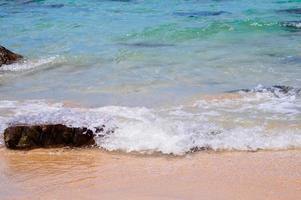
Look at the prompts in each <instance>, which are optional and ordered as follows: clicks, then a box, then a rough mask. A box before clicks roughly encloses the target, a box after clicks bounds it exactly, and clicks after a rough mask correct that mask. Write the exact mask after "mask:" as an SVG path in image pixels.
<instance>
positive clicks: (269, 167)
mask: <svg viewBox="0 0 301 200" xmlns="http://www.w3.org/2000/svg"><path fill="white" fill-rule="evenodd" d="M0 199H1V200H14V199H43V200H44V199H45V200H47V199H49V200H52V199H59V200H61V199H81V200H85V199H87V200H90V199H101V200H111V199H112V200H115V199H118V200H136V199H137V200H138V199H139V200H149V199H155V200H167V199H168V200H178V199H184V200H194V199H195V200H201V199H204V200H261V199H262V200H300V199H301V151H299V150H295V151H293V150H290V151H261V152H253V153H252V152H222V153H216V152H215V153H213V152H211V153H208V152H200V153H195V154H190V155H187V156H183V157H175V156H162V155H152V156H146V155H144V156H142V155H133V154H123V153H108V152H104V151H101V150H99V149H73V150H70V149H69V150H68V149H38V150H32V151H27V152H26V151H9V150H6V149H0Z"/></svg>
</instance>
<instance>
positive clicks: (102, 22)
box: [0, 0, 301, 153]
mask: <svg viewBox="0 0 301 200" xmlns="http://www.w3.org/2000/svg"><path fill="white" fill-rule="evenodd" d="M300 12H301V1H300V0H148V1H147V0H145V1H143V0H128V1H127V0H120V1H118V0H115V1H113V0H112V1H110V0H36V1H35V0H15V1H8V0H0V44H1V45H3V46H6V47H7V48H9V49H11V50H13V51H16V52H18V53H21V54H23V55H24V56H26V58H27V60H26V61H25V62H24V63H22V64H14V65H11V66H4V67H2V68H0V94H1V95H0V100H1V102H2V103H1V104H0V109H2V113H3V114H2V115H1V116H2V118H3V120H4V121H3V122H2V127H6V126H7V124H8V123H9V122H11V121H16V116H18V118H17V119H18V120H20V117H19V115H18V114H16V113H19V114H20V113H21V114H23V115H33V116H36V115H38V116H39V117H32V118H30V117H29V118H30V119H31V120H32V121H35V120H37V118H41V115H42V114H41V113H44V112H46V113H44V114H43V115H47V113H48V114H49V112H50V111H48V110H47V109H50V110H51V111H53V110H52V109H54V108H52V107H51V106H50V105H49V106H50V107H51V108H50V107H49V108H48V107H47V106H46V105H47V103H46V104H45V102H44V101H46V102H58V103H61V102H66V101H72V102H74V103H75V104H77V103H78V104H81V105H83V106H84V107H93V108H95V109H96V107H98V108H97V109H106V114H105V115H109V117H108V118H110V119H111V118H112V119H113V121H115V124H117V125H116V126H118V127H122V124H121V122H120V119H119V118H122V120H124V118H126V119H127V120H128V121H127V120H126V122H127V123H126V125H125V126H127V128H128V127H130V125H131V123H132V129H130V130H123V129H122V128H120V130H121V131H120V132H118V131H117V134H120V135H115V136H114V138H115V140H114V139H112V138H113V137H112V138H109V139H108V140H110V141H111V140H112V141H114V142H116V141H120V140H121V138H123V137H125V135H124V134H126V135H127V136H128V135H129V133H131V134H133V135H132V136H131V137H130V136H128V138H126V139H124V138H123V141H127V139H128V140H138V141H139V139H141V140H142V141H145V140H147V139H146V138H148V136H150V135H153V136H154V135H158V138H157V137H155V136H154V138H153V140H154V141H158V144H157V143H156V142H150V143H149V144H148V143H147V144H144V143H143V142H142V144H143V145H142V146H139V147H135V148H129V146H127V145H128V143H129V142H128V143H127V142H124V144H119V146H118V145H116V144H115V143H114V142H112V141H111V142H110V141H107V143H105V144H106V145H104V144H102V147H105V148H107V149H112V150H114V149H119V148H120V149H123V150H126V151H131V150H155V151H162V152H166V153H168V152H176V153H179V152H182V151H186V150H187V149H189V148H190V147H193V146H206V145H207V146H210V147H213V148H215V149H218V148H221V149H233V148H234V149H248V148H249V147H250V148H251V149H256V148H289V147H301V127H300V123H301V120H300V119H301V116H300V115H301V114H300V113H301V104H300V95H299V94H298V93H297V92H293V93H289V94H284V96H283V98H282V96H281V98H280V97H279V96H278V97H275V95H274V94H273V93H269V92H266V93H264V94H261V93H260V94H257V93H256V91H257V89H258V87H257V86H258V85H263V86H267V87H269V86H272V85H287V86H292V87H294V88H300V87H301V13H300ZM256 87H257V89H255V90H254V91H255V92H254V93H255V94H254V95H255V96H256V98H255V97H253V96H252V97H250V96H249V94H244V95H242V97H241V94H240V95H238V96H239V98H242V99H240V100H239V103H237V101H238V100H237V99H236V97H232V96H231V95H230V96H227V95H226V96H223V93H224V92H225V91H230V90H236V89H241V88H256ZM260 87H261V86H259V88H260ZM206 95H209V96H210V95H211V96H213V97H212V98H215V97H218V96H219V95H222V96H223V97H222V99H223V100H220V101H221V103H220V104H218V105H216V104H214V102H215V100H213V103H208V102H207V103H205V104H206V105H204V102H203V101H204V98H205V97H204V96H206ZM258 95H260V96H259V97H258ZM262 95H263V96H262ZM206 98H207V97H206ZM218 98H220V97H218ZM233 98H234V100H233ZM246 98H247V99H246ZM250 98H251V99H250ZM254 98H255V99H254ZM40 99H42V100H43V102H42V103H41V102H36V103H32V102H31V101H30V100H40ZM209 99H211V98H209ZM207 100H208V99H206V101H207ZM200 101H201V102H202V103H200ZM24 102H25V103H24ZM229 102H230V104H231V106H233V107H231V106H230V105H228V104H227V103H229ZM215 103H216V102H215ZM21 104H22V105H21ZM32 104H37V105H39V106H40V107H38V108H35V107H34V108H32ZM1 105H2V106H1ZM26 105H28V107H26ZM112 105H114V106H117V108H119V109H122V108H127V111H126V112H125V111H119V110H118V109H117V110H118V111H116V107H114V109H115V111H116V112H114V114H112V111H109V110H114V109H113V108H111V107H110V106H112ZM200 105H202V106H200ZM100 106H105V107H101V108H100ZM120 106H125V107H120ZM228 106H230V107H228ZM133 107H135V108H133ZM145 107H147V108H145ZM42 108H43V109H42ZM109 108H111V109H109ZM138 108H141V109H142V110H143V109H155V110H151V111H150V110H148V111H147V112H150V113H148V114H145V115H146V116H144V114H143V117H142V116H140V115H139V113H140V111H141V110H139V109H138ZM32 109H33V110H32ZM41 109H42V111H41ZM56 109H58V111H57V112H59V114H58V113H56V114H55V116H57V115H58V116H57V118H56V119H55V120H57V121H59V122H60V120H61V121H64V119H65V115H68V114H66V113H69V112H65V110H64V109H63V110H61V109H59V108H57V107H55V109H54V110H56ZM97 109H96V110H97ZM132 109H133V110H132ZM135 109H138V110H139V111H137V110H135ZM161 109H163V110H165V111H162V110H161ZM174 109H176V110H177V113H178V114H176V115H175V116H174V114H172V113H174ZM178 109H180V110H181V112H184V110H185V113H186V114H183V113H182V114H179V113H181V112H180V111H179V110H178ZM206 109H207V110H206ZM266 109H267V110H266ZM8 110H9V111H8ZM129 110H130V111H129ZM166 110H167V111H166ZM0 111H1V110H0ZM87 112H88V111H85V112H84V113H86V114H83V113H80V114H78V116H81V119H82V118H85V117H83V116H82V115H84V116H86V115H89V114H87ZM120 112H125V113H127V112H133V113H132V114H128V115H126V116H123V115H122V114H120ZM135 112H137V113H136V114H137V116H135V117H133V115H134V113H135ZM141 112H142V111H141ZM169 112H171V113H169ZM214 112H215V113H214ZM0 113H1V112H0ZM7 113H10V114H7ZM26 113H27V114H26ZM50 113H51V112H50ZM108 113H110V114H108ZM116 113H117V115H118V116H116ZM143 113H144V112H143ZM166 113H169V114H166ZM206 113H207V114H206ZM98 114H99V113H98ZM140 114H141V113H140ZM164 114H166V116H165V115H164ZM69 115H70V113H69ZM74 115H75V116H77V115H76V114H74ZM119 115H122V116H119ZM138 115H139V116H140V117H138ZM47 116H48V115H47ZM62 116H63V117H62ZM130 116H132V117H130ZM154 116H156V117H154ZM214 116H215V117H214ZM21 118H22V117H21ZM49 118H51V119H54V118H55V117H53V115H51V117H49V116H48V118H46V119H45V120H46V121H47V120H48V121H49V120H50V119H49ZM67 118H68V117H67ZM92 118H93V117H92ZM99 118H101V117H99V116H98V115H97V117H95V118H93V120H94V121H97V119H99ZM0 119H1V118H0ZM22 119H24V118H22ZM68 119H69V118H68ZM75 119H76V120H78V119H77V118H76V117H75V118H74V119H73V120H74V121H76V120H75ZM133 119H135V120H138V122H141V124H139V123H138V122H137V123H138V124H135V120H134V121H133ZM155 119H157V120H158V119H162V120H161V121H160V120H159V121H160V122H156V120H155ZM18 120H17V121H18ZM26 120H27V118H26ZM91 120H92V119H90V118H89V119H86V118H85V120H84V119H82V121H85V123H88V122H89V121H91ZM93 120H92V121H93ZM122 120H121V121H122ZM139 120H140V121H139ZM145 120H146V121H147V123H149V124H147V123H146V122H145ZM0 121H1V120H0ZM21 121H22V120H21ZM50 121H51V120H50ZM67 121H68V120H67ZM79 121H80V120H79ZM154 121H155V122H154ZM27 122H30V120H29V121H28V120H27ZM122 123H123V121H122ZM240 123H244V125H241V124H240ZM88 124H89V123H88ZM163 124H164V126H163ZM179 124H181V125H179ZM204 124H205V125H204ZM206 124H207V125H206ZM267 124H268V125H267ZM271 124H281V125H279V126H281V127H283V129H284V130H285V131H288V132H291V135H292V136H291V137H289V136H287V135H280V136H279V137H280V139H279V138H278V139H275V141H274V140H272V139H270V138H269V137H272V136H271V135H269V137H267V138H265V136H266V134H267V132H269V131H270V129H269V131H267V129H268V128H267V126H269V127H270V126H272V125H271ZM165 126H167V127H165ZM175 126H176V127H175ZM177 126H181V127H177ZM154 127H155V128H154ZM210 127H211V129H212V127H214V128H213V129H214V130H216V129H218V130H219V129H221V130H223V131H224V132H225V135H224V136H216V137H213V136H212V137H213V138H211V139H212V140H211V139H210V137H211V136H208V137H209V139H210V140H209V139H208V138H207V136H206V135H204V134H205V132H206V133H207V132H208V131H209V130H211V129H210ZM153 129H154V130H153ZM278 129H279V130H280V128H279V127H278ZM146 130H148V131H149V133H148V132H147V131H146ZM279 130H277V128H276V130H273V131H274V132H273V131H272V132H273V134H274V135H278V134H279V133H280V132H279ZM204 131H205V132H204ZM281 131H282V132H283V130H282V129H281ZM209 132H210V131H209ZM142 133H143V134H142ZM154 133H156V134H154ZM183 134H184V135H185V136H183ZM241 134H243V135H241ZM162 135H164V136H162ZM200 135H201V136H200ZM230 135H231V137H232V139H233V140H234V139H235V138H236V137H237V138H241V140H242V141H240V143H239V142H238V143H239V145H236V146H235V145H234V143H235V142H234V141H232V140H231V139H229V138H231V137H230ZM250 135H251V136H250ZM142 136H144V137H142ZM161 136H162V138H170V137H171V136H174V137H175V138H176V139H175V141H174V143H173V142H171V144H170V145H169V146H168V147H166V146H164V145H163V143H164V141H163V139H162V140H161V139H160V137H161ZM176 136H178V137H176ZM186 136H187V137H186ZM247 136H250V138H251V139H250V138H249V140H245V138H247ZM119 137H120V138H119ZM140 137H141V138H140ZM182 137H183V138H185V139H183V138H182ZM199 137H201V139H200V138H199ZM203 137H205V138H206V139H204V138H203ZM219 137H221V138H219ZM262 137H264V139H263V138H262ZM277 137H278V136H277ZM281 137H289V138H290V139H288V140H286V142H285V143H281V142H279V141H281V140H282V139H281ZM116 138H117V139H116ZM191 138H194V139H193V141H194V143H193V144H192V142H191V141H192V139H191ZM225 138H227V139H229V141H227V139H225ZM275 138H276V136H275ZM148 139H150V141H152V140H151V138H148ZM204 141H205V142H204ZM208 141H209V142H208ZM254 141H256V142H254ZM267 141H272V142H271V143H272V144H269V142H267ZM252 142H254V143H256V144H257V146H256V145H255V146H254V145H252V144H253V143H252ZM138 143H139V142H138ZM179 143H180V144H179ZM280 143H281V144H280ZM114 144H115V146H114ZM139 144H140V143H139ZM155 144H156V145H155ZM108 145H111V146H108ZM231 145H232V146H231ZM116 146H117V147H116ZM175 146H177V147H179V146H180V147H181V148H180V147H179V149H178V150H175V149H173V148H175ZM183 146H185V148H182V147H183ZM163 147H164V148H166V149H164V148H163ZM172 147H173V148H172Z"/></svg>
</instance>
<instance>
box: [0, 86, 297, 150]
mask: <svg viewBox="0 0 301 200" xmlns="http://www.w3.org/2000/svg"><path fill="white" fill-rule="evenodd" d="M275 94H276V95H275ZM280 94H281V95H280ZM299 94H300V90H299V89H297V88H292V87H287V86H285V87H284V86H283V87H280V86H273V87H263V86H258V87H256V88H253V89H250V90H240V91H237V92H232V93H223V94H219V95H202V96H200V97H199V98H197V100H195V101H193V102H190V103H187V104H183V105H179V106H173V107H164V108H146V107H121V106H106V107H99V108H80V107H76V108H74V107H73V108H71V107H67V106H64V104H63V103H49V102H47V101H43V100H35V101H24V102H19V101H0V132H3V130H4V129H5V128H6V127H7V126H9V124H16V123H25V124H26V123H30V124H41V123H63V124H65V125H68V126H75V127H80V126H85V127H89V128H91V129H93V128H94V127H97V126H99V125H102V124H105V125H106V126H105V127H106V129H107V130H106V132H107V131H109V132H110V133H111V134H108V135H105V136H103V135H102V136H101V137H96V141H97V145H98V146H99V147H100V148H103V149H106V150H109V151H116V150H119V151H124V152H139V153H153V152H160V153H163V154H175V155H183V154H185V153H188V152H194V151H199V150H207V149H211V150H214V151H223V150H240V151H249V150H252V151H253V150H259V149H268V150H273V149H290V148H301V123H300V122H301V101H300V96H299ZM112 130H114V131H112Z"/></svg>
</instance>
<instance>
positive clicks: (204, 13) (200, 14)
mask: <svg viewBox="0 0 301 200" xmlns="http://www.w3.org/2000/svg"><path fill="white" fill-rule="evenodd" d="M222 14H231V13H230V12H226V11H197V12H174V15H177V16H183V17H208V16H218V15H222Z"/></svg>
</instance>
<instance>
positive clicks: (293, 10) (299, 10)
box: [278, 8, 301, 14]
mask: <svg viewBox="0 0 301 200" xmlns="http://www.w3.org/2000/svg"><path fill="white" fill-rule="evenodd" d="M278 12H280V13H289V14H301V8H291V9H284V10H278Z"/></svg>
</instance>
